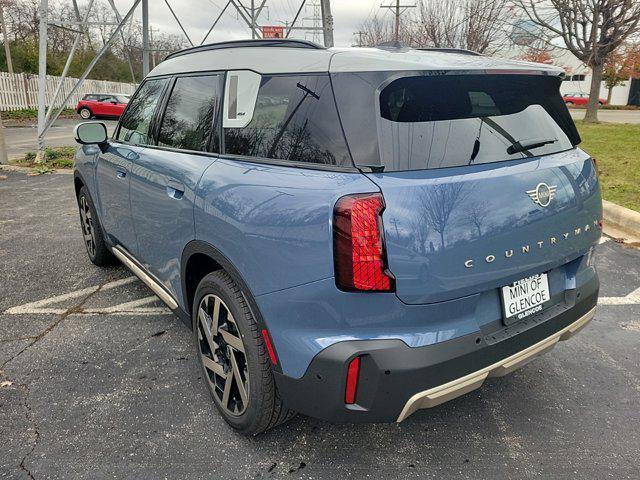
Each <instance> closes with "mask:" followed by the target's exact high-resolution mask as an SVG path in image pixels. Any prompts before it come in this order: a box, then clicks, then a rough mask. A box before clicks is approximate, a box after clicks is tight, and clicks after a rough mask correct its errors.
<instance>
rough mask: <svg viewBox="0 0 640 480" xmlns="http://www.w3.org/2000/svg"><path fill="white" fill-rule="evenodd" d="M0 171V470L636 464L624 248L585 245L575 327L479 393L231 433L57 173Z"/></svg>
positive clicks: (358, 474)
mask: <svg viewBox="0 0 640 480" xmlns="http://www.w3.org/2000/svg"><path fill="white" fill-rule="evenodd" d="M1 173H2V174H3V175H6V177H7V178H6V179H4V180H0V198H1V199H2V209H0V239H1V241H0V255H1V257H2V262H0V278H2V281H1V282H0V478H12V479H21V478H25V479H26V478H36V479H39V478H65V479H80V478H83V479H84V478H175V479H187V478H197V479H201V478H202V479H204V478H211V479H233V478H235V479H245V478H246V479H249V478H314V479H331V480H335V479H336V478H354V479H361V478H372V479H380V478H384V479H405V478H434V479H435V478H437V479H448V478H464V479H478V478H492V479H493V478H495V479H507V478H508V479H532V478H553V479H575V478H582V479H598V480H600V479H603V478H613V479H616V480H621V479H638V478H640V468H639V465H640V463H639V460H638V459H639V458H640V353H639V351H640V350H639V349H638V344H639V342H640V305H639V303H640V290H638V288H639V287H640V280H639V279H640V251H638V250H634V249H630V248H625V247H624V246H621V245H618V244H616V243H615V242H613V241H607V242H604V243H602V244H601V245H600V246H599V249H598V253H597V257H596V263H597V265H598V268H599V271H600V278H601V281H602V290H601V294H602V296H603V297H604V298H602V299H601V303H603V305H601V306H600V307H599V309H598V313H597V315H596V318H595V319H594V321H593V322H592V323H591V325H590V326H588V327H587V328H586V329H585V330H583V331H582V332H581V333H580V334H579V335H577V336H576V337H574V338H573V339H571V340H570V341H568V342H562V343H561V344H559V345H558V346H557V347H556V348H555V349H554V350H553V351H551V352H549V353H547V354H546V355H545V356H543V357H542V358H540V359H537V360H535V361H534V362H532V363H530V364H528V365H526V366H524V367H523V368H522V369H520V370H518V371H516V372H514V373H513V374H511V375H508V376H506V377H502V378H495V379H490V380H488V381H487V382H486V383H485V385H484V386H483V387H482V388H481V389H480V390H477V391H474V392H472V393H469V394H467V395H465V396H463V397H460V398H458V399H456V400H453V401H451V402H449V403H447V404H444V405H441V406H439V407H437V408H435V409H432V410H425V411H420V412H417V413H416V414H414V415H412V416H411V417H410V418H409V419H407V420H406V421H405V422H403V423H400V424H379V425H333V424H329V423H326V422H322V421H319V420H314V419H311V418H306V417H302V416H298V417H296V418H294V419H293V420H292V421H290V422H288V423H286V424H284V425H281V426H279V427H278V428H276V429H274V430H272V431H270V432H267V433H265V434H263V435H261V436H259V437H256V438H245V437H242V436H240V435H237V434H235V433H234V432H232V431H231V430H230V429H229V428H228V427H227V426H226V424H225V423H224V422H223V421H222V420H221V418H220V417H219V416H218V414H217V413H216V410H215V408H214V406H213V403H212V401H211V400H210V398H209V394H208V392H207V390H206V386H205V384H204V383H203V381H202V380H201V379H200V370H199V367H198V365H197V363H196V360H197V359H196V356H195V355H194V346H193V344H192V335H191V332H190V331H189V330H188V329H187V328H186V327H185V326H184V324H182V323H181V322H180V321H179V320H177V319H176V318H174V317H173V316H172V315H170V314H168V313H167V310H166V309H165V308H164V307H163V306H162V304H160V302H159V301H158V300H157V299H155V298H154V297H153V296H152V294H151V292H150V290H148V289H147V288H146V287H145V286H144V285H143V284H142V283H140V282H139V281H137V280H136V279H135V278H132V277H131V274H130V273H129V272H128V271H127V270H125V269H124V268H123V267H113V268H110V269H100V268H97V267H95V266H93V265H91V264H90V263H89V261H88V259H87V257H86V254H85V251H84V246H83V243H82V239H81V235H80V229H79V222H78V218H77V217H78V215H77V209H76V206H75V200H74V198H73V197H74V195H73V182H72V178H71V176H70V175H68V174H56V175H44V176H35V177H29V176H26V175H24V174H23V173H18V172H11V171H3V172H1ZM634 292H635V293H634ZM136 299H144V300H142V301H140V302H138V303H137V304H131V303H128V302H131V301H133V300H136ZM29 475H31V477H29Z"/></svg>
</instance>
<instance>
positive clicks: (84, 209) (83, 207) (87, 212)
mask: <svg viewBox="0 0 640 480" xmlns="http://www.w3.org/2000/svg"><path fill="white" fill-rule="evenodd" d="M80 223H81V224H82V237H83V238H84V244H85V246H86V247H87V252H88V253H89V256H90V257H91V258H93V257H94V256H95V254H96V233H95V230H94V228H93V218H92V216H91V208H89V203H88V202H87V199H86V197H85V196H84V195H81V196H80Z"/></svg>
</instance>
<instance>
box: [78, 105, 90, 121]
mask: <svg viewBox="0 0 640 480" xmlns="http://www.w3.org/2000/svg"><path fill="white" fill-rule="evenodd" d="M78 113H79V114H80V118H83V119H84V120H89V119H90V118H91V117H92V116H93V113H91V110H89V109H88V108H87V107H82V108H81V109H80V110H78Z"/></svg>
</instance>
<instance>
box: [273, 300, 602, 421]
mask: <svg viewBox="0 0 640 480" xmlns="http://www.w3.org/2000/svg"><path fill="white" fill-rule="evenodd" d="M597 298H598V291H597V288H596V291H595V292H593V293H592V294H591V295H589V296H588V297H586V298H583V299H581V301H580V302H577V303H575V304H573V306H572V307H571V308H567V309H564V310H563V311H553V309H550V310H551V311H550V312H547V313H548V314H547V315H546V316H540V317H539V318H538V319H537V321H535V320H532V319H529V320H528V321H527V322H524V323H520V324H515V325H511V326H509V327H505V328H504V329H503V332H501V333H502V334H501V335H496V334H495V332H494V333H493V334H491V335H485V336H483V335H482V333H480V332H478V333H474V334H469V335H464V336H462V337H458V338H455V339H452V340H448V341H445V342H441V343H437V344H434V345H429V346H425V347H413V348H412V347H408V346H407V345H406V344H405V343H404V342H402V341H400V340H349V341H343V342H338V343H336V344H333V345H331V346H329V347H327V348H326V349H324V350H323V351H321V352H320V353H319V354H318V355H316V357H315V358H314V359H313V361H312V362H311V364H310V366H309V368H308V369H307V371H306V373H305V374H304V375H303V376H302V377H301V378H299V379H296V378H293V377H289V376H287V375H283V374H280V373H275V376H276V382H277V385H278V388H279V390H280V393H281V395H282V398H283V400H284V402H285V403H286V404H287V406H289V407H290V408H293V409H295V410H297V411H299V412H301V413H303V414H306V415H309V416H312V417H317V418H321V419H324V420H328V421H334V422H393V421H402V420H404V419H405V418H407V417H408V416H409V415H411V414H412V413H413V412H415V411H416V410H418V409H421V408H430V407H434V406H436V405H439V404H441V403H443V402H446V401H448V400H451V399H453V398H455V397H457V396H460V395H463V394H465V393H467V392H470V391H471V390H474V389H476V388H478V387H480V386H481V385H482V383H483V382H484V380H485V379H486V378H488V377H493V376H501V375H505V374H507V373H509V372H511V371H513V370H515V369H516V368H518V367H520V366H522V365H524V364H525V363H527V362H528V361H529V360H531V359H533V358H535V357H536V356H538V355H540V354H542V353H544V352H546V351H548V350H550V349H551V348H553V347H554V346H555V345H556V344H557V343H558V342H559V341H561V340H567V339H568V338H570V337H571V336H572V335H573V334H575V333H576V332H577V331H579V330H580V329H581V328H583V327H584V326H585V325H586V324H587V323H588V322H589V321H590V320H591V319H592V318H593V315H594V312H595V306H596V303H597ZM356 356H360V365H361V369H360V376H359V381H358V389H357V395H356V404H354V405H345V404H344V392H345V382H346V371H347V366H348V364H349V362H350V360H351V359H353V358H354V357H356Z"/></svg>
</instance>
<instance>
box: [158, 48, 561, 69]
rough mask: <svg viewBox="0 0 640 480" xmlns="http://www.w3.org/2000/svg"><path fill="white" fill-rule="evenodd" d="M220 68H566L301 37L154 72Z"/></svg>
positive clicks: (203, 55) (188, 59)
mask: <svg viewBox="0 0 640 480" xmlns="http://www.w3.org/2000/svg"><path fill="white" fill-rule="evenodd" d="M215 70H254V71H255V72H258V73H260V74H277V73H312V72H369V71H403V70H427V71H428V70H431V71H445V70H446V71H452V70H453V71H469V70H473V71H478V70H479V71H491V72H493V73H538V74H546V75H560V74H562V73H564V71H563V70H562V68H560V67H556V66H553V65H546V64H540V63H530V62H523V61H518V60H508V59H502V58H496V57H488V56H484V55H479V54H475V53H473V52H467V51H455V50H447V51H445V50H418V49H412V48H324V47H320V46H318V45H315V44H312V43H311V42H305V41H296V40H280V41H267V40H262V41H260V40H254V41H250V40H247V41H238V42H223V43H221V44H211V45H203V46H201V47H195V48H191V49H186V50H183V51H180V52H176V53H175V54H172V55H169V56H168V57H167V59H166V60H165V61H164V62H162V63H160V64H159V65H158V66H157V67H156V68H154V69H153V70H152V71H151V73H150V74H149V76H152V77H153V76H160V75H169V74H177V73H192V72H202V71H215Z"/></svg>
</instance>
